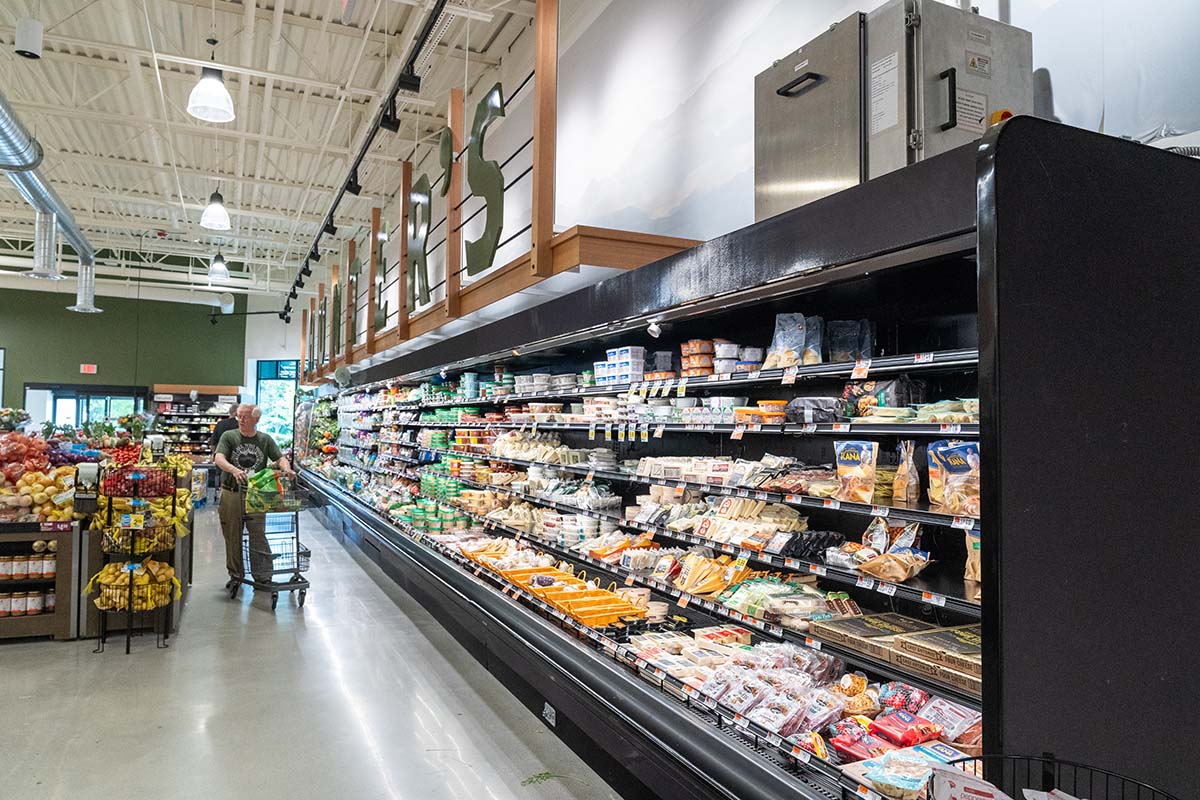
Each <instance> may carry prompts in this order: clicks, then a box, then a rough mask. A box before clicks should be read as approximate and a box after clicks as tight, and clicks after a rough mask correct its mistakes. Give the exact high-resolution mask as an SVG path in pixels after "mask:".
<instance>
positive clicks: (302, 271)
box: [300, 261, 312, 278]
mask: <svg viewBox="0 0 1200 800" xmlns="http://www.w3.org/2000/svg"><path fill="white" fill-rule="evenodd" d="M300 274H301V275H302V276H303V277H305V278H307V277H308V276H309V275H312V267H310V266H309V265H308V262H307V261H305V262H304V266H303V267H301V268H300Z"/></svg>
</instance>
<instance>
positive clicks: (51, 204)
mask: <svg viewBox="0 0 1200 800" xmlns="http://www.w3.org/2000/svg"><path fill="white" fill-rule="evenodd" d="M41 160H42V148H41V146H40V145H38V143H37V140H35V139H34V138H33V137H32V136H30V134H29V131H28V130H26V129H25V126H24V125H22V124H21V121H20V120H19V119H17V117H16V114H15V113H13V110H12V106H10V105H9V104H8V100H6V99H5V97H4V95H3V94H0V168H2V169H4V171H5V172H7V173H8V179H9V180H11V181H12V182H13V185H14V186H16V187H17V190H18V191H19V192H20V193H21V196H22V197H24V198H25V200H26V201H27V202H28V203H29V205H31V206H33V208H34V210H35V211H37V218H36V220H35V228H34V259H33V271H32V272H30V273H29V276H30V277H31V278H45V279H49V280H60V279H61V278H62V277H63V276H62V273H61V271H60V270H59V267H58V235H57V232H58V230H60V229H61V230H62V233H63V238H65V239H66V240H67V242H69V243H70V245H71V247H72V248H73V249H74V250H75V253H76V254H77V255H78V256H79V264H80V270H79V279H80V281H82V280H83V276H84V273H85V271H88V272H90V273H91V274H92V275H93V276H94V274H95V273H94V270H95V263H96V256H95V253H94V252H93V251H92V246H91V244H90V243H89V242H88V240H87V237H86V236H84V235H83V231H81V230H80V229H79V226H78V225H77V224H76V223H75V217H74V216H72V214H71V209H70V208H68V207H67V204H66V203H64V202H63V201H62V198H61V197H59V196H58V194H57V193H56V192H55V191H54V189H53V187H51V186H50V184H49V182H47V181H46V179H45V177H44V176H43V175H42V173H41V170H40V169H39V168H38V165H39V164H40V163H41ZM85 268H87V269H86V270H85ZM82 289H83V287H80V292H81V295H80V296H81V298H82V297H83V295H82ZM94 289H95V284H94V277H93V283H92V289H90V290H89V292H88V295H89V296H88V297H87V300H88V302H87V304H86V305H92V298H91V293H92V292H94ZM79 305H84V303H83V302H82V299H81V302H80V303H79Z"/></svg>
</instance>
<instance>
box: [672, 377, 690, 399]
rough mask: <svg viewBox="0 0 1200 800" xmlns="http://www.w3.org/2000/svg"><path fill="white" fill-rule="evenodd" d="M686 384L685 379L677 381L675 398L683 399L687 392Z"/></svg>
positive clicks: (686, 380)
mask: <svg viewBox="0 0 1200 800" xmlns="http://www.w3.org/2000/svg"><path fill="white" fill-rule="evenodd" d="M687 383H688V379H687V378H680V379H679V384H678V385H677V386H676V387H675V396H676V397H683V395H684V393H685V392H686V391H687Z"/></svg>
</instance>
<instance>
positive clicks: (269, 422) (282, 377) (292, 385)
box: [255, 361, 300, 450]
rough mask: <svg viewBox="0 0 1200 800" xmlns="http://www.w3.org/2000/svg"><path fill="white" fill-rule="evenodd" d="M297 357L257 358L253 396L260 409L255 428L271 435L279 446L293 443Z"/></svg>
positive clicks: (297, 374) (285, 446) (283, 448)
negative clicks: (256, 381)
mask: <svg viewBox="0 0 1200 800" xmlns="http://www.w3.org/2000/svg"><path fill="white" fill-rule="evenodd" d="M299 365H300V362H299V361H259V362H258V385H257V386H256V387H255V388H256V397H258V407H259V408H260V409H262V419H260V420H259V421H258V429H259V430H260V431H263V432H264V433H268V434H270V435H271V438H272V439H274V440H275V442H276V444H278V445H279V447H280V449H282V450H286V449H288V448H289V447H291V446H292V427H293V426H292V422H293V418H294V412H295V408H296V384H297V378H298V377H299Z"/></svg>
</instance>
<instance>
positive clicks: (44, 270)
mask: <svg viewBox="0 0 1200 800" xmlns="http://www.w3.org/2000/svg"><path fill="white" fill-rule="evenodd" d="M26 275H27V276H28V277H30V278H41V279H42V280H48V281H61V280H62V279H63V275H62V273H61V272H59V270H58V220H57V219H56V218H55V216H54V214H53V213H52V212H49V211H38V212H37V216H36V217H34V222H33V270H32V271H31V272H27V273H26Z"/></svg>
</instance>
